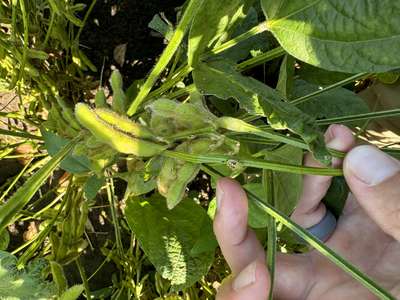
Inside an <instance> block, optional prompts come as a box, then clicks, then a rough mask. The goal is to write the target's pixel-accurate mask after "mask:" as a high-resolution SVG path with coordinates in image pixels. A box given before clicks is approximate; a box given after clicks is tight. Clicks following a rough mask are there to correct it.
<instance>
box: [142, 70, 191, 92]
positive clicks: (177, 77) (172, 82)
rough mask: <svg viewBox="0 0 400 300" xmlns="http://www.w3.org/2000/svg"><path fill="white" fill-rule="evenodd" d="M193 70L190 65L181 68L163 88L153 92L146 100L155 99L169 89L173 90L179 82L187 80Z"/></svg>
mask: <svg viewBox="0 0 400 300" xmlns="http://www.w3.org/2000/svg"><path fill="white" fill-rule="evenodd" d="M191 71H192V68H191V67H189V65H186V66H184V67H182V68H180V69H179V70H178V71H177V73H176V74H174V75H173V76H172V77H171V79H170V80H167V81H166V82H165V83H164V84H163V85H162V86H161V87H159V88H158V89H156V90H154V91H153V92H151V93H150V94H149V95H148V97H147V98H146V99H153V98H157V97H159V96H161V95H162V94H164V93H165V92H167V91H168V90H169V89H171V88H173V87H174V86H175V85H176V84H177V83H178V82H179V81H181V80H182V79H183V78H185V77H186V76H187V75H188V74H189V73H190V72H191Z"/></svg>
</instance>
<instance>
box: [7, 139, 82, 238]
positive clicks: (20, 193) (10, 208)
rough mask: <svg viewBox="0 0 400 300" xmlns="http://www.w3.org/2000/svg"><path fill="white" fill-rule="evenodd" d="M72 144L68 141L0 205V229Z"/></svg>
mask: <svg viewBox="0 0 400 300" xmlns="http://www.w3.org/2000/svg"><path fill="white" fill-rule="evenodd" d="M74 145H75V142H70V143H69V144H67V145H66V146H64V147H63V148H62V149H61V150H60V151H59V152H58V153H57V154H56V155H54V156H53V157H52V159H51V160H49V161H48V162H47V163H46V164H45V165H44V166H43V167H42V168H41V169H40V170H39V171H38V172H36V173H35V174H34V175H33V176H32V177H30V178H29V179H28V180H27V181H26V182H25V183H24V184H23V185H22V186H21V187H20V188H19V189H18V190H17V191H16V192H15V193H14V194H13V195H12V197H11V198H10V199H8V201H7V202H6V203H5V204H3V205H2V206H0V230H2V229H4V228H5V227H6V226H7V225H8V224H9V223H10V222H11V221H12V220H13V218H14V217H15V215H16V214H17V213H18V212H19V210H20V209H22V208H23V207H24V206H25V205H26V204H27V203H28V202H29V200H31V198H32V197H33V195H34V194H35V193H36V192H37V190H38V189H39V188H40V186H41V185H42V184H43V183H44V181H45V180H46V179H47V178H48V177H49V176H50V174H51V173H52V172H53V171H54V170H55V168H57V166H58V165H59V163H60V162H61V161H62V160H63V159H64V158H65V157H66V156H67V155H68V153H69V152H70V151H71V150H72V148H73V146H74Z"/></svg>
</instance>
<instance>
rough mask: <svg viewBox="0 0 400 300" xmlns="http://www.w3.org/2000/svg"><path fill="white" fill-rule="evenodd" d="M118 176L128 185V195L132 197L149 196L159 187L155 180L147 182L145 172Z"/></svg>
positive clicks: (151, 179)
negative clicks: (148, 194) (149, 193)
mask: <svg viewBox="0 0 400 300" xmlns="http://www.w3.org/2000/svg"><path fill="white" fill-rule="evenodd" d="M117 176H118V177H119V178H121V179H123V180H124V181H126V182H127V183H128V186H127V188H126V194H127V195H129V196H132V197H133V196H139V195H143V194H147V193H148V192H151V191H152V190H154V189H155V188H156V186H157V182H156V180H155V179H154V178H150V179H149V180H145V176H146V174H145V173H144V172H126V173H120V174H118V175H117Z"/></svg>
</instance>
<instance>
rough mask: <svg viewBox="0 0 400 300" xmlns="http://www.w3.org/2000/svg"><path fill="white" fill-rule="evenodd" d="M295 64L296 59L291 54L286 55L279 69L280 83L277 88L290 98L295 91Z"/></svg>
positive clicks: (285, 96)
mask: <svg viewBox="0 0 400 300" xmlns="http://www.w3.org/2000/svg"><path fill="white" fill-rule="evenodd" d="M294 64H295V59H294V58H293V57H292V56H290V55H287V54H286V55H285V57H284V58H283V61H282V64H281V68H280V70H279V78H278V83H277V84H276V90H277V91H278V92H280V93H281V95H282V96H283V97H284V98H286V99H290V98H291V96H292V91H293V82H294Z"/></svg>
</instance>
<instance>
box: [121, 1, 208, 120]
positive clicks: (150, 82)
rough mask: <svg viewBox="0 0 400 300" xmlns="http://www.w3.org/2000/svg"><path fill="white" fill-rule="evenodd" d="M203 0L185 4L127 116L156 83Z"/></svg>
mask: <svg viewBox="0 0 400 300" xmlns="http://www.w3.org/2000/svg"><path fill="white" fill-rule="evenodd" d="M202 2H203V0H191V1H190V2H189V5H188V6H187V8H186V10H185V12H184V13H183V16H182V19H181V20H180V22H179V24H178V26H177V28H176V30H175V32H174V35H173V36H172V38H171V41H170V42H169V44H168V46H167V47H166V48H165V50H164V52H163V54H162V55H161V57H160V59H159V61H158V62H157V64H156V65H155V67H154V69H153V70H152V71H151V73H150V75H149V77H148V78H147V80H146V82H145V83H144V84H143V86H142V87H141V89H140V91H139V94H138V95H137V97H136V98H135V100H134V101H133V102H132V104H131V106H130V107H129V109H128V116H132V115H133V114H135V113H136V111H137V110H138V108H139V106H140V105H141V104H142V102H143V101H144V100H145V99H146V97H147V95H148V94H149V92H150V90H151V89H152V87H153V86H154V84H155V83H156V81H157V79H158V78H159V76H160V75H161V73H162V72H163V71H164V69H165V68H166V67H167V65H168V64H169V62H170V60H171V59H172V57H173V56H174V54H175V52H176V50H177V49H178V47H179V45H180V44H181V42H182V40H183V37H184V36H185V33H186V31H187V30H188V28H189V24H190V22H191V21H192V19H193V18H194V16H195V14H196V12H197V10H198V9H199V7H200V6H201V4H202Z"/></svg>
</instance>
